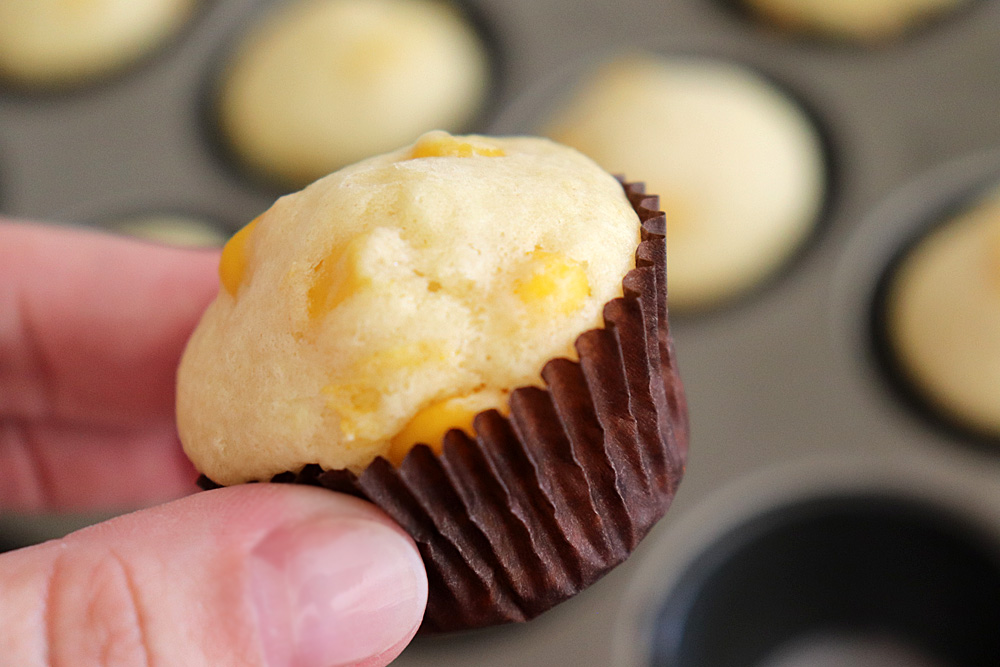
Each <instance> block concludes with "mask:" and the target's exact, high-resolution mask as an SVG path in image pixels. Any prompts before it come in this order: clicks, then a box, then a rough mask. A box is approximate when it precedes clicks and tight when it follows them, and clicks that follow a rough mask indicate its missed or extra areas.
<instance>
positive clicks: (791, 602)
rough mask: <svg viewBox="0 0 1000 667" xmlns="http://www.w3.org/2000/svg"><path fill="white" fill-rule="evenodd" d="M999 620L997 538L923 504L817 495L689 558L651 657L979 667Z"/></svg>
mask: <svg viewBox="0 0 1000 667" xmlns="http://www.w3.org/2000/svg"><path fill="white" fill-rule="evenodd" d="M998 624H1000V548H998V544H997V541H996V537H995V536H990V534H988V533H987V532H986V531H985V530H984V529H983V528H982V527H981V526H978V525H976V524H975V523H973V522H972V521H970V520H968V519H966V518H965V517H963V516H960V515H957V514H954V513H953V512H952V511H951V510H946V509H944V508H942V507H939V506H937V505H934V504H932V503H930V502H929V501H924V500H917V499H914V498H909V497H904V496H901V495H888V494H875V493H873V494H872V495H843V496H839V495H835V496H825V497H818V498H813V499H806V500H802V501H799V502H796V503H795V504H791V505H786V506H783V507H781V508H778V509H775V510H771V511H769V512H767V513H765V514H763V515H760V516H758V517H757V518H755V519H752V520H750V521H749V522H747V523H745V524H744V525H741V526H739V527H738V528H736V529H734V530H732V531H731V532H730V533H729V534H727V535H725V536H724V537H723V538H721V539H720V540H719V541H718V542H716V543H715V544H714V545H713V546H711V547H710V548H709V549H708V551H707V553H705V554H704V555H703V556H702V557H700V558H699V559H698V560H697V562H695V563H694V564H693V565H691V566H690V567H689V568H688V569H687V571H686V572H685V573H684V574H682V575H681V577H680V579H679V582H678V584H677V586H676V587H675V588H674V589H673V591H672V592H671V593H670V595H669V597H668V599H667V600H666V602H665V604H664V605H663V607H662V608H661V609H660V611H659V613H658V614H657V617H656V621H655V628H654V634H653V638H652V641H653V647H652V653H651V655H652V660H651V662H650V664H653V665H670V666H671V667H687V666H692V667H694V666H697V667H702V666H704V665H713V666H716V667H730V666H733V667H735V666H747V667H750V666H767V667H779V666H785V665H791V664H809V665H817V666H818V665H847V664H850V665H874V664H878V665H890V666H891V665H904V664H905V665H909V666H910V667H914V666H917V665H920V666H926V667H931V666H942V667H943V666H945V665H963V666H979V665H981V666H983V667H985V666H987V665H996V664H1000V635H998V634H997V632H996V628H997V627H1000V625H998ZM803 660H805V661H806V662H803Z"/></svg>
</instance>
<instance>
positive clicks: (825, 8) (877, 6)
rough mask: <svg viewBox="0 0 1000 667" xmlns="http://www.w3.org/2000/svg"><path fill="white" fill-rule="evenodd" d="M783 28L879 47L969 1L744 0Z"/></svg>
mask: <svg viewBox="0 0 1000 667" xmlns="http://www.w3.org/2000/svg"><path fill="white" fill-rule="evenodd" d="M741 1H742V2H743V3H744V4H745V5H746V6H747V7H748V8H749V9H751V10H752V11H754V12H756V13H757V14H759V15H761V17H763V18H765V19H767V20H769V21H771V22H772V23H774V25H776V26H778V27H779V28H782V29H785V30H789V31H794V32H804V33H812V34H815V35H821V36H825V37H830V38H833V39H840V40H849V41H857V42H869V43H877V42H884V41H888V40H890V39H893V38H896V37H899V36H900V35H902V34H904V33H905V32H907V31H908V30H910V29H911V28H914V27H916V26H919V25H920V24H922V23H924V22H926V21H928V20H930V19H933V18H935V17H937V16H939V15H941V14H944V13H945V12H948V11H952V10H954V9H957V8H958V7H961V6H962V5H965V4H968V2H969V0H741Z"/></svg>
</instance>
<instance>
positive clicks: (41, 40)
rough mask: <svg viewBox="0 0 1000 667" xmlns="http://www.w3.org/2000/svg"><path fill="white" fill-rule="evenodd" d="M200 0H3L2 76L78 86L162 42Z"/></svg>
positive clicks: (23, 82)
mask: <svg viewBox="0 0 1000 667" xmlns="http://www.w3.org/2000/svg"><path fill="white" fill-rule="evenodd" d="M197 1H198V0H143V2H136V1H135V0H88V1H87V2H67V1H66V0H3V2H0V78H2V79H6V80H8V81H10V82H13V83H15V84H17V85H20V86H24V87H28V88H50V87H58V86H67V85H70V86H71V85H77V84H80V83H83V82H86V81H89V80H92V79H94V78H97V77H101V76H104V75H107V74H109V73H112V72H115V71H118V70H120V69H122V68H124V67H126V66H127V65H130V64H132V63H134V62H135V61H136V60H139V59H140V58H142V57H143V56H145V55H147V54H148V53H149V52H150V51H152V50H153V49H154V48H156V47H157V46H159V45H160V44H161V43H163V41H164V40H165V39H166V38H167V37H169V36H170V35H172V34H174V33H176V32H177V30H178V29H179V28H180V27H181V26H182V25H184V23H185V22H186V21H187V20H188V19H189V18H190V16H191V14H192V12H193V10H194V8H195V6H196V5H197Z"/></svg>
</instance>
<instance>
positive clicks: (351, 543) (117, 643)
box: [0, 222, 427, 667]
mask: <svg viewBox="0 0 1000 667" xmlns="http://www.w3.org/2000/svg"><path fill="white" fill-rule="evenodd" d="M217 262H218V254H217V253H214V252H209V251H200V250H181V249H175V248H167V247H161V246H156V245H152V244H146V243H141V242H136V241H131V240H128V239H123V238H117V237H110V236H107V235H103V234H98V233H94V232H89V231H84V230H72V229H59V228H52V227H41V226H32V225H18V224H11V223H3V222H0V471H3V474H2V475H0V511H10V510H15V511H22V512H39V511H65V510H75V511H80V510H93V509H99V508H109V507H116V506H117V507H123V506H138V505H146V504H149V503H152V502H156V501H161V500H164V499H167V498H173V497H177V496H179V495H183V494H185V493H187V492H189V491H191V490H193V487H192V480H193V479H194V477H195V473H194V470H193V469H192V468H191V466H190V464H189V463H188V462H187V460H186V459H185V458H184V456H183V453H182V452H181V450H180V446H179V443H178V441H177V436H176V430H175V427H174V412H173V406H174V376H175V372H176V368H177V364H178V361H179V359H180V355H181V352H182V350H183V347H184V343H185V341H186V340H187V337H188V335H189V334H190V332H191V331H192V329H193V328H194V326H195V323H196V322H197V320H198V318H199V316H200V314H201V312H202V311H203V310H204V308H205V306H206V305H207V304H208V302H209V301H210V300H211V299H212V297H213V296H214V295H215V293H216V291H217V289H218V283H217V276H216V272H215V267H216V264H217ZM426 599H427V580H426V574H425V573H424V570H423V565H422V563H421V561H420V556H419V554H418V552H417V550H416V548H415V546H414V544H413V542H412V540H410V538H409V537H408V536H406V535H405V533H403V531H402V530H401V529H400V528H399V527H398V526H396V525H395V524H394V523H393V522H392V521H391V520H390V519H389V518H388V517H386V516H385V515H384V514H383V513H381V512H380V511H379V510H377V509H376V508H375V507H373V506H372V505H369V504H367V503H364V502H362V501H360V500H357V499H355V498H350V497H347V496H342V495H339V494H335V493H331V492H329V491H325V490H321V489H314V488H306V487H297V486H293V485H275V484H260V485H247V486H242V487H235V488H228V489H218V490H216V491H210V492H204V493H198V494H196V495H193V496H190V497H187V498H182V499H181V500H176V501H173V502H169V503H167V504H164V505H161V506H159V507H154V508H152V509H146V510H141V511H138V512H135V513H133V514H129V515H126V516H122V517H118V518H116V519H113V520H111V521H108V522H105V523H103V524H99V525H96V526H92V527H90V528H86V529H84V530H81V531H78V532H76V533H73V534H71V535H69V536H67V537H66V538H63V539H60V540H54V541H51V542H47V543H45V544H41V545H37V546H34V547H29V548H27V549H21V550H19V551H15V552H11V553H7V554H2V555H0V656H2V657H0V664H2V665H7V664H10V665H19V666H20V665H25V666H27V665H35V664H38V665H42V664H51V665H61V664H72V665H91V664H93V665H98V664H99V665H133V664H145V665H161V664H162V665H212V666H216V665H252V666H258V665H259V666H261V667H265V666H266V667H277V666H279V665H280V666H281V667H299V666H307V665H308V666H313V665H315V666H317V667H320V666H327V665H366V666H376V665H384V664H387V663H388V662H389V661H391V660H392V659H393V658H395V657H396V655H398V654H399V652H400V651H402V649H403V648H404V647H405V646H406V644H407V643H408V642H409V641H410V639H411V638H412V637H413V634H414V633H415V632H416V630H417V627H418V626H419V623H420V619H421V616H422V614H423V609H424V605H425V604H426Z"/></svg>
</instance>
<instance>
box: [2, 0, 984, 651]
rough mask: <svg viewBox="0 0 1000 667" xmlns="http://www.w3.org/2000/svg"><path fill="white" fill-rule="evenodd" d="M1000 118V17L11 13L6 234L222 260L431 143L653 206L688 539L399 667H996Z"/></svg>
mask: <svg viewBox="0 0 1000 667" xmlns="http://www.w3.org/2000/svg"><path fill="white" fill-rule="evenodd" d="M998 109H1000V2H997V1H996V0H825V1H823V0H627V1H625V2H621V3H607V2H599V1H597V0H502V1H501V0H493V1H490V0H453V1H452V0H144V1H143V2H140V3H137V2H129V1H128V0H91V1H90V2H84V3H79V2H68V1H66V0H3V2H0V215H4V216H9V217H16V218H26V219H31V220H45V221H51V222H57V223H61V224H73V225H86V226H91V227H98V228H103V229H107V230H109V231H112V232H114V233H123V234H130V235H137V236H141V237H143V238H147V239H151V240H154V241H155V242H161V243H178V244H195V245H208V246H221V245H222V244H223V243H224V242H225V240H226V239H227V238H228V237H229V236H231V235H232V234H233V233H234V232H235V231H236V230H238V229H239V228H240V227H242V226H243V225H244V224H246V223H247V222H249V221H250V220H252V219H253V218H254V217H255V216H256V215H258V214H259V213H260V212H262V211H263V210H265V209H266V208H267V207H268V206H269V205H270V203H271V202H273V200H274V199H275V198H276V197H277V196H280V195H281V194H283V193H286V192H290V191H293V190H297V189H299V188H300V187H302V186H304V185H305V184H307V183H309V182H310V181H312V180H314V179H316V178H318V177H319V176H322V175H323V174H326V173H328V172H330V171H333V170H335V169H337V168H339V167H341V166H344V165H346V164H349V163H351V162H354V161H356V160H358V159H362V158H364V157H366V156H369V155H373V154H377V153H381V152H385V151H387V150H391V149H394V148H397V147H400V146H402V145H405V144H408V143H411V142H412V141H414V140H415V139H416V138H417V137H418V136H419V135H420V134H422V133H423V132H426V131H429V130H432V129H445V130H448V131H451V132H455V133H459V132H462V133H465V132H475V133H488V134H541V135H545V136H549V137H551V138H553V139H555V140H558V141H561V142H564V143H567V144H569V145H571V146H573V147H575V148H577V149H579V150H581V151H583V152H584V153H586V154H588V155H589V156H590V157H592V158H593V159H594V160H595V161H597V162H598V163H599V164H601V165H602V166H603V167H605V168H606V169H607V170H609V171H611V172H613V173H621V174H625V175H626V176H628V177H629V178H630V179H642V180H645V181H646V183H647V185H648V189H649V191H651V192H655V193H657V194H659V195H660V196H661V207H662V208H663V209H664V211H665V212H666V214H667V219H668V248H669V250H668V282H669V300H670V304H671V316H672V317H671V321H672V327H673V333H674V336H675V339H676V344H677V349H678V357H679V360H680V364H681V372H682V375H683V377H684V380H685V383H686V387H687V391H688V401H689V405H690V409H691V423H692V441H691V449H690V458H689V462H688V470H687V475H686V478H685V480H684V482H683V484H682V485H681V490H680V493H679V494H678V496H677V498H676V500H675V502H674V507H673V508H672V509H671V511H670V512H669V513H668V515H667V517H666V519H664V520H663V521H662V522H661V524H660V525H659V526H657V528H656V529H655V530H654V531H653V533H652V534H651V535H650V536H649V537H648V538H647V539H646V541H645V542H644V543H643V544H642V545H641V546H640V549H639V550H638V551H637V552H636V554H635V555H634V556H633V557H632V559H630V560H629V562H628V563H626V564H625V565H624V566H622V567H620V568H619V569H617V570H616V571H614V572H613V573H612V574H610V575H609V576H608V577H606V578H605V579H604V580H602V581H601V582H599V583H598V584H597V585H595V586H594V587H592V588H591V589H589V590H587V591H585V592H584V593H583V594H581V595H579V596H577V597H576V598H574V599H573V600H571V601H569V602H567V603H565V604H563V605H561V606H560V607H558V608H556V609H554V610H553V611H551V612H548V613H546V614H544V615H543V616H541V617H540V618H538V619H536V620H535V621H532V622H530V623H528V624H525V625H523V626H518V627H505V628H497V629H492V630H486V631H478V632H473V633H468V634H464V635H460V636H452V637H442V638H432V639H418V640H417V641H416V642H415V643H414V644H413V645H412V646H411V647H410V648H409V649H407V651H406V652H404V654H403V655H402V656H401V657H400V658H399V660H398V664H400V665H424V664H426V665H431V664H434V665H438V666H439V665H442V664H443V665H466V664H476V665H512V664H513V665H568V664H574V665H577V666H580V667H583V666H586V665H595V666H596V665H697V666H713V665H766V666H769V667H771V666H781V667H785V666H788V665H819V666H824V665H909V666H924V665H933V666H945V665H1000V635H998V634H997V632H996V628H997V627H1000V482H998V480H1000V112H998ZM2 233H3V232H2V230H0V243H2V242H3V238H2ZM3 390H4V388H3V387H0V392H2V391H3ZM124 509H127V508H109V509H108V511H109V513H114V512H116V511H122V510H124ZM99 518H101V517H96V516H87V517H79V516H57V517H53V516H20V515H13V514H10V513H2V512H0V546H2V547H4V548H14V547H18V546H23V545H26V544H30V543H34V542H37V541H39V540H43V539H47V538H50V537H54V536H58V535H60V534H63V533H65V532H66V531H68V530H71V529H73V528H74V527H77V526H80V525H85V524H87V523H89V522H92V521H94V520H97V519H99Z"/></svg>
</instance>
